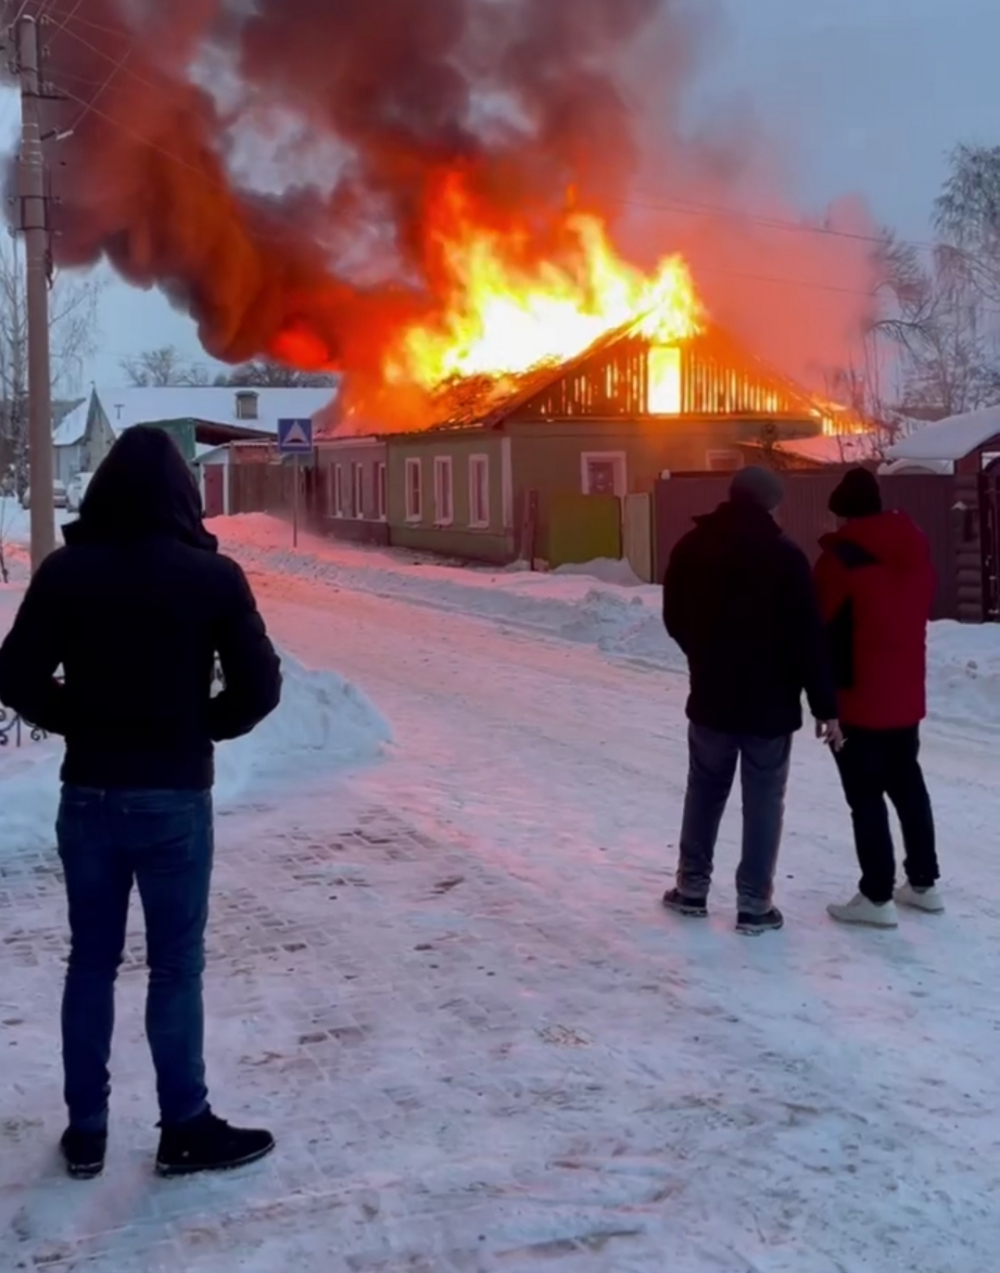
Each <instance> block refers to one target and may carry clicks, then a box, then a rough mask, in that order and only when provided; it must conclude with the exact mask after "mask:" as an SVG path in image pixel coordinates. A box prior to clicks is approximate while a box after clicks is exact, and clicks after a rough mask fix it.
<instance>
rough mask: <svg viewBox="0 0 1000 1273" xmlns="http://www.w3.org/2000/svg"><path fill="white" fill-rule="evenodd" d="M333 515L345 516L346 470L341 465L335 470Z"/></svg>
mask: <svg viewBox="0 0 1000 1273" xmlns="http://www.w3.org/2000/svg"><path fill="white" fill-rule="evenodd" d="M333 515H334V517H343V516H344V469H343V465H340V464H338V465H337V466H336V467H335V468H334V470H333Z"/></svg>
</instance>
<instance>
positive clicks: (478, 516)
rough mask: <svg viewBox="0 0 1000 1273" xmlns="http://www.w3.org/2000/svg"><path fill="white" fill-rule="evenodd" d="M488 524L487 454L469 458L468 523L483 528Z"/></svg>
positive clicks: (488, 472) (488, 475)
mask: <svg viewBox="0 0 1000 1273" xmlns="http://www.w3.org/2000/svg"><path fill="white" fill-rule="evenodd" d="M489 524H490V461H489V456H487V455H474V456H472V458H471V459H470V460H469V525H470V526H471V527H473V529H476V530H485V529H486V528H487V527H488V526H489Z"/></svg>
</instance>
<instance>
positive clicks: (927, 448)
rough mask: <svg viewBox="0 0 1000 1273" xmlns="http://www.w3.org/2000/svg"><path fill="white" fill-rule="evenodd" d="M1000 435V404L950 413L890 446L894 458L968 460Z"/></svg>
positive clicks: (890, 453)
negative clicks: (961, 412) (946, 417)
mask: <svg viewBox="0 0 1000 1273" xmlns="http://www.w3.org/2000/svg"><path fill="white" fill-rule="evenodd" d="M998 434H1000V406H995V407H984V408H983V409H982V410H981V411H968V412H966V413H965V414H964V415H953V416H949V417H948V419H947V420H939V421H938V422H937V424H928V425H926V426H925V427H924V428H922V429H918V430H917V431H916V432H915V433H911V434H910V436H909V437H907V438H903V440H902V441H901V442H897V443H896V444H895V445H894V446H891V447H889V450H888V457H889V459H890V460H948V461H952V462H953V461H955V460H961V459H964V458H965V456H967V455H971V454H972V452H973V451H976V450H978V449H979V447H981V446H984V445H985V444H986V443H987V442H989V441H990V439H991V438H995V437H996V436H997V435H998Z"/></svg>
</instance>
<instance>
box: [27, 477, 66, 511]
mask: <svg viewBox="0 0 1000 1273" xmlns="http://www.w3.org/2000/svg"><path fill="white" fill-rule="evenodd" d="M52 503H53V505H54V506H55V507H56V508H66V506H67V504H66V484H65V483H64V482H53V483H52ZM21 507H22V508H30V507H31V487H30V486H26V487H25V488H24V494H23V495H22V496H21Z"/></svg>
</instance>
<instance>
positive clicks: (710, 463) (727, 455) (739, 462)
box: [705, 450, 743, 473]
mask: <svg viewBox="0 0 1000 1273" xmlns="http://www.w3.org/2000/svg"><path fill="white" fill-rule="evenodd" d="M705 467H706V468H708V469H711V471H712V472H713V473H735V472H736V470H737V469H741V468H742V467H743V456H742V455H741V454H740V452H739V451H722V450H719V451H709V452H708V454H707V455H706V456H705Z"/></svg>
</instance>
